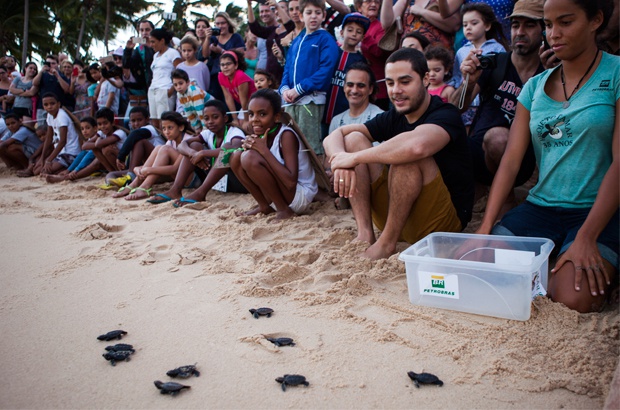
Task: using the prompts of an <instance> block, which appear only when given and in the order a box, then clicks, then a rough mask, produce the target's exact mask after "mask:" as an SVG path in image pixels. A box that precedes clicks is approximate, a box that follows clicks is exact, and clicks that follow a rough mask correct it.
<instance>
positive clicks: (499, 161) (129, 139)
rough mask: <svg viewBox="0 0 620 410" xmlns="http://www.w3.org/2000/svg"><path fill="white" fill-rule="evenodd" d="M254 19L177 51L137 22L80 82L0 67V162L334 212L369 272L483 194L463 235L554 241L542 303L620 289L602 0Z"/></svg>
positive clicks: (293, 211)
mask: <svg viewBox="0 0 620 410" xmlns="http://www.w3.org/2000/svg"><path fill="white" fill-rule="evenodd" d="M254 6H255V4H254V3H252V1H251V0H248V4H247V7H248V10H247V11H248V22H247V23H248V25H247V27H248V29H247V31H246V32H245V33H244V35H243V36H242V35H241V33H239V32H238V22H237V21H235V20H234V19H232V18H231V17H230V16H229V15H228V14H227V13H225V12H218V13H216V14H215V16H214V18H213V21H212V22H211V21H209V20H208V19H205V18H200V19H198V20H197V21H196V22H195V28H194V29H190V30H188V31H187V32H185V33H171V32H169V31H168V30H167V29H166V28H165V27H160V28H155V27H154V25H153V24H152V23H151V22H150V21H147V20H144V21H140V22H139V24H138V27H137V29H138V33H137V34H138V36H135V37H132V38H130V39H129V40H127V42H126V45H125V47H124V48H119V49H118V50H115V51H114V52H113V53H112V55H110V56H107V57H104V58H102V59H100V61H99V62H98V63H92V64H90V65H86V64H84V63H83V62H81V61H79V60H75V61H73V62H70V61H69V60H68V59H67V58H66V55H63V56H55V55H48V56H46V58H45V62H44V63H43V65H42V66H41V67H38V66H37V64H35V63H33V62H29V63H27V64H26V65H25V66H24V67H23V68H22V70H21V72H20V71H19V70H17V66H16V61H15V59H14V58H13V57H11V56H5V57H3V58H2V59H0V102H1V103H2V112H3V119H2V120H1V121H0V135H2V140H1V142H0V159H2V161H3V162H4V163H5V164H6V165H7V166H8V167H9V168H14V169H16V172H17V175H18V176H20V177H30V176H37V175H38V176H41V177H42V178H44V179H45V181H47V182H48V183H56V182H61V181H75V180H77V179H80V178H86V177H89V176H93V175H99V174H100V173H103V174H105V183H103V184H101V185H100V187H101V188H102V189H113V190H115V191H116V192H114V193H113V195H112V197H114V198H124V199H125V200H140V199H145V200H147V202H149V203H151V204H162V203H170V202H171V203H172V204H173V205H174V206H175V207H182V206H185V205H187V204H191V203H195V202H200V201H205V198H206V196H207V193H208V192H209V191H210V190H211V189H217V190H220V191H224V192H238V193H250V194H251V195H252V196H253V197H254V199H255V200H256V207H255V208H254V209H251V210H249V211H247V212H246V214H248V215H255V214H265V215H266V214H272V213H274V214H275V218H276V219H278V220H283V219H287V218H290V217H293V216H295V215H298V214H300V213H304V212H305V211H306V210H307V209H308V207H309V205H310V204H311V203H312V202H313V201H316V200H327V199H328V198H330V197H331V198H333V199H334V200H335V203H336V206H338V207H339V208H341V209H345V208H348V207H350V208H351V209H352V212H353V215H354V217H355V221H356V224H357V228H358V236H357V239H358V240H360V241H364V242H366V243H368V247H367V249H366V251H365V252H364V255H365V256H366V257H368V258H370V259H381V258H385V257H389V256H390V255H392V254H393V253H394V252H395V251H396V244H397V242H398V241H406V242H409V243H415V242H416V241H418V240H420V239H421V238H423V237H424V236H426V235H427V234H429V233H431V232H435V231H447V232H458V231H462V230H463V229H465V228H466V226H467V224H468V223H469V222H470V220H471V218H472V208H473V205H474V202H475V201H477V200H478V199H480V198H482V197H483V195H484V194H485V193H486V190H487V189H488V188H485V187H490V193H489V196H488V202H487V203H486V212H485V214H484V218H483V220H482V223H481V225H480V227H479V228H478V230H477V233H480V234H503V235H519V236H541V237H547V238H551V239H553V241H554V242H555V244H556V249H557V253H558V260H557V263H556V265H555V267H554V268H553V270H552V271H551V275H550V278H549V285H548V287H549V289H548V293H549V295H550V297H551V298H552V299H553V300H556V301H559V302H562V303H564V304H566V305H567V306H568V307H570V308H572V309H575V310H578V311H580V312H589V311H596V310H599V309H601V308H602V306H604V302H605V299H606V298H607V297H608V296H609V294H610V293H611V290H612V289H613V288H614V287H617V283H618V253H619V249H618V248H619V244H618V242H619V240H618V231H619V229H618V228H619V226H620V222H619V217H618V208H619V201H620V193H619V186H620V181H619V177H618V175H619V171H620V164H619V162H618V156H619V155H620V151H619V145H618V138H619V132H620V131H619V129H620V127H619V126H618V124H617V118H618V114H619V113H620V111H619V107H620V105H619V98H620V64H619V62H620V61H619V58H618V57H617V55H618V50H619V48H620V45H619V38H618V37H619V36H618V23H619V21H618V20H619V19H618V1H617V0H616V1H614V0H518V1H513V0H504V1H502V0H493V1H486V2H485V1H474V0H470V1H467V0H465V1H463V0H461V1H458V0H426V1H424V0H423V1H420V0H415V1H413V0H412V1H408V0H397V1H395V2H390V1H385V0H384V1H381V0H356V1H355V3H354V5H351V6H348V5H345V4H344V3H343V2H342V1H341V0H289V1H279V2H276V1H275V0H268V1H265V2H259V3H258V5H257V7H256V8H257V11H258V13H257V14H258V18H257V16H256V15H255V8H254ZM175 35H176V36H179V37H180V38H179V37H175ZM536 169H537V170H538V172H537V173H535V171H536ZM533 177H534V178H536V177H537V182H536V184H535V185H534V187H533V188H532V189H531V190H530V192H529V194H528V196H527V198H526V200H525V202H523V203H522V204H520V205H517V201H516V198H515V195H514V188H515V187H517V186H520V185H522V184H524V183H525V182H527V181H528V180H531V179H532V178H533ZM163 181H173V184H172V186H171V187H170V188H169V189H167V190H166V191H163V192H159V193H154V192H153V189H154V188H155V185H156V183H158V182H163ZM325 181H330V182H329V184H327V183H324V182H325ZM184 190H186V192H187V193H186V194H185V195H184V193H183V191H184ZM375 227H376V228H378V229H379V230H380V231H381V234H380V236H378V237H376V234H375Z"/></svg>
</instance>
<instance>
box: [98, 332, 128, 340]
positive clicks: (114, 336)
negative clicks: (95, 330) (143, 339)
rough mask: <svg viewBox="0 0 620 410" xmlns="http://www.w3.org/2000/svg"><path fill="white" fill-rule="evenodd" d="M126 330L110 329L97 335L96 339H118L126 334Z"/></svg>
mask: <svg viewBox="0 0 620 410" xmlns="http://www.w3.org/2000/svg"><path fill="white" fill-rule="evenodd" d="M126 334H127V332H125V331H124V330H112V331H110V332H108V333H106V334H104V335H100V336H97V339H99V340H102V341H106V342H109V341H110V340H114V339H118V340H121V339H122V338H123V335H126Z"/></svg>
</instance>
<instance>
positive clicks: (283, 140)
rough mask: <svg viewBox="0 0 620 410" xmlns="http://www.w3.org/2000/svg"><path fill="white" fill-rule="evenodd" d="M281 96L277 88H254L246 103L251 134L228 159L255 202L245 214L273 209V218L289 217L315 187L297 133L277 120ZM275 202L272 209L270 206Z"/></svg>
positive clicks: (308, 199)
mask: <svg viewBox="0 0 620 410" xmlns="http://www.w3.org/2000/svg"><path fill="white" fill-rule="evenodd" d="M281 111H282V100H281V98H280V95H278V93H277V92H275V91H274V90H271V89H262V90H258V91H257V92H255V93H254V94H253V95H252V97H251V99H250V103H249V106H248V119H249V124H250V126H251V127H252V130H253V131H254V134H252V135H250V136H248V137H247V139H246V140H245V141H244V142H243V144H242V147H243V148H244V149H245V151H243V152H235V153H234V154H233V155H232V157H231V160H230V164H231V167H232V169H233V171H234V172H235V175H236V176H237V178H239V181H241V183H242V184H243V185H244V186H245V187H246V188H247V190H248V191H249V192H250V193H251V194H252V196H253V197H254V198H255V199H256V201H257V202H258V206H257V207H256V208H255V209H253V210H251V211H248V212H246V215H255V214H258V213H263V214H270V213H272V212H276V219H286V218H290V217H293V216H295V215H297V214H299V213H301V212H303V211H305V210H306V209H307V208H308V205H310V203H311V202H312V200H313V199H314V196H315V195H316V193H317V191H318V186H317V183H316V180H315V173H314V169H313V168H312V164H311V162H310V156H309V154H308V152H307V150H305V149H304V148H305V147H304V145H303V143H302V141H301V140H300V138H299V136H298V135H297V134H296V133H295V131H293V129H291V128H290V127H288V126H286V125H284V124H280V123H278V120H279V117H280V113H281ZM272 204H273V205H275V207H276V210H275V211H274V209H273V208H272Z"/></svg>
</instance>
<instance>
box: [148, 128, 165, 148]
mask: <svg viewBox="0 0 620 410" xmlns="http://www.w3.org/2000/svg"><path fill="white" fill-rule="evenodd" d="M142 128H144V129H145V130H149V132H150V133H151V138H149V142H150V143H151V144H153V146H154V147H157V146H159V145H164V144H165V143H166V139H165V138H164V137H162V136H161V135H160V134H159V132H157V130H156V129H155V127H153V126H152V125H151V124H149V125H146V126H144V127H142Z"/></svg>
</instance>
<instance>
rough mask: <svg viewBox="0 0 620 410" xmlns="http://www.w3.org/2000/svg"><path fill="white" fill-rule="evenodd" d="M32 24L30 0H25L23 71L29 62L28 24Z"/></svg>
mask: <svg viewBox="0 0 620 410" xmlns="http://www.w3.org/2000/svg"><path fill="white" fill-rule="evenodd" d="M29 22H30V0H24V36H23V37H22V38H23V43H22V65H21V68H22V69H23V68H24V67H25V66H26V62H27V61H28V30H29V28H28V24H29Z"/></svg>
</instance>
